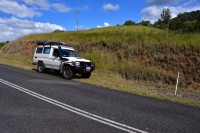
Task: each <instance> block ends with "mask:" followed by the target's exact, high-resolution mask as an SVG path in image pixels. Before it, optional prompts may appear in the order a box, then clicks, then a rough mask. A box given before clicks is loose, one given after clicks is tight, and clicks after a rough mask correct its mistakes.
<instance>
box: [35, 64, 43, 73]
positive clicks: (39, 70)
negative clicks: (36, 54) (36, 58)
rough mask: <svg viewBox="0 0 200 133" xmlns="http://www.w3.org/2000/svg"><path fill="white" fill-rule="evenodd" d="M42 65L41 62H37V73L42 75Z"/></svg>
mask: <svg viewBox="0 0 200 133" xmlns="http://www.w3.org/2000/svg"><path fill="white" fill-rule="evenodd" d="M44 69H45V68H44V64H43V63H42V62H38V64H37V71H38V72H39V73H43V72H44Z"/></svg>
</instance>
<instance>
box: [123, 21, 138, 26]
mask: <svg viewBox="0 0 200 133" xmlns="http://www.w3.org/2000/svg"><path fill="white" fill-rule="evenodd" d="M123 25H135V22H133V21H132V20H127V21H126V22H125V23H124V24H123Z"/></svg>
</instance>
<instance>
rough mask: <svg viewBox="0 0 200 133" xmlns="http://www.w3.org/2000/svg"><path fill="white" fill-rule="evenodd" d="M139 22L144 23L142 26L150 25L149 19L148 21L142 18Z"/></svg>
mask: <svg viewBox="0 0 200 133" xmlns="http://www.w3.org/2000/svg"><path fill="white" fill-rule="evenodd" d="M139 24H141V25H144V26H150V25H151V22H150V21H148V20H146V21H145V20H142V22H140V23H139Z"/></svg>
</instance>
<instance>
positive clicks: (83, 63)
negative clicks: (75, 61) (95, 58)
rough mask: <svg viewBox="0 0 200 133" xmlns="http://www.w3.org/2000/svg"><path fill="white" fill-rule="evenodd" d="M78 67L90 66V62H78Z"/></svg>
mask: <svg viewBox="0 0 200 133" xmlns="http://www.w3.org/2000/svg"><path fill="white" fill-rule="evenodd" d="M80 65H81V66H82V67H87V66H91V62H80Z"/></svg>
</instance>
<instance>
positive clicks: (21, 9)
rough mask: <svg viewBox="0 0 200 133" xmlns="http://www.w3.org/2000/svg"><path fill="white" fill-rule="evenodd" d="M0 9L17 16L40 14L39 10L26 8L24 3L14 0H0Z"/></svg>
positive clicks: (24, 16)
mask: <svg viewBox="0 0 200 133" xmlns="http://www.w3.org/2000/svg"><path fill="white" fill-rule="evenodd" d="M0 11H1V12H4V13H8V14H12V15H14V16H17V17H19V18H26V17H33V16H40V15H41V14H40V13H39V12H36V11H34V10H33V9H31V8H28V7H27V6H26V5H24V4H19V3H17V2H16V1H10V0H0Z"/></svg>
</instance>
